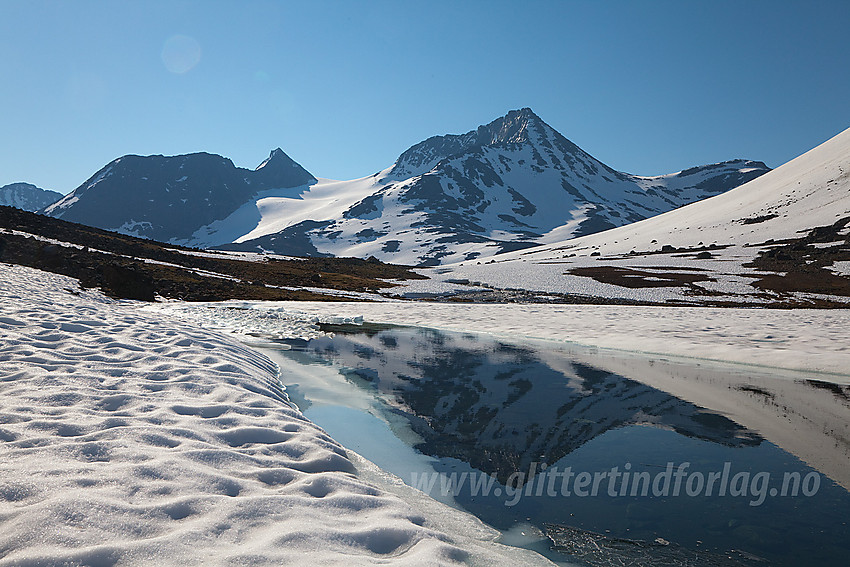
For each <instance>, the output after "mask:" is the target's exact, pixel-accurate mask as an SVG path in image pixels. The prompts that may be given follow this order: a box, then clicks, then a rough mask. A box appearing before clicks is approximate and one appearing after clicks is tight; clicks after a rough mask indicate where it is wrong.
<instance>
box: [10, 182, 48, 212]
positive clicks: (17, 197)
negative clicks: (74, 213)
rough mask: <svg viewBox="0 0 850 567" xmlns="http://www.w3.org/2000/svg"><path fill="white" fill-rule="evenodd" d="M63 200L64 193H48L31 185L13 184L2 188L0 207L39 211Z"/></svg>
mask: <svg viewBox="0 0 850 567" xmlns="http://www.w3.org/2000/svg"><path fill="white" fill-rule="evenodd" d="M61 198H62V193H57V192H56V191H48V190H47V189H41V188H39V187H36V186H35V185H32V184H31V183H12V184H10V185H4V186H3V187H0V205H6V206H8V207H15V208H18V209H23V210H25V211H37V210H39V209H43V208H44V207H46V206H48V205H50V204H51V203H55V202H56V201H57V200H59V199H61Z"/></svg>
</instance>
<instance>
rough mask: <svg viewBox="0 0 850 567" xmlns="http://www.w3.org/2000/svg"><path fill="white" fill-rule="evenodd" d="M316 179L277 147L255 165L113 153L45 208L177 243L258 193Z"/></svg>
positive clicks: (76, 219)
mask: <svg viewBox="0 0 850 567" xmlns="http://www.w3.org/2000/svg"><path fill="white" fill-rule="evenodd" d="M315 182H316V180H315V178H314V177H313V176H312V175H310V174H309V173H308V172H307V171H306V170H304V169H303V168H302V167H301V166H300V165H298V164H297V163H295V162H294V161H292V159H290V158H289V156H287V155H286V154H285V153H284V152H283V151H282V150H280V149H279V148H278V149H276V150H274V151H272V152H271V155H269V158H268V159H267V160H265V161H264V162H263V163H262V164H260V166H259V167H257V168H256V169H255V170H249V169H244V168H241V167H236V166H235V165H233V162H232V161H230V160H229V159H227V158H224V157H222V156H218V155H214V154H208V153H196V154H187V155H180V156H146V157H143V156H135V155H128V156H124V157H121V158H118V159H116V160H114V161H113V162H111V163H110V164H108V165H107V166H106V167H104V168H103V169H101V170H100V171H98V172H97V173H96V174H94V175H93V176H92V177H91V178H90V179H89V180H88V181H86V182H85V183H83V184H82V185H81V186H80V187H78V188H77V189H75V190H74V191H73V192H72V193H70V194H69V195H67V196H66V197H65V198H63V199H62V200H60V201H58V202H56V203H54V204H52V205H51V206H49V207H46V208H45V209H44V213H46V214H48V215H50V216H53V217H57V218H61V219H63V220H67V221H71V222H77V223H80V224H86V225H89V226H94V227H97V228H103V229H106V230H115V231H118V232H121V233H124V234H129V235H133V236H141V237H144V238H150V239H154V240H160V241H172V242H179V241H181V240H183V239H186V238H188V237H189V236H191V235H192V233H194V232H195V231H196V230H197V229H198V228H199V227H201V226H205V225H207V224H210V223H212V222H214V221H216V220H220V219H223V218H225V217H227V216H228V215H230V214H231V213H233V212H234V211H235V210H237V209H238V208H239V207H240V206H242V205H243V204H244V203H245V202H246V201H249V200H250V199H252V198H253V197H254V196H255V195H256V194H257V193H259V192H261V191H265V190H268V189H280V188H287V187H297V186H302V185H304V186H306V185H307V184H309V183H315Z"/></svg>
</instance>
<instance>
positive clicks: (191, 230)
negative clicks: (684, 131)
mask: <svg viewBox="0 0 850 567" xmlns="http://www.w3.org/2000/svg"><path fill="white" fill-rule="evenodd" d="M767 171H769V169H768V168H767V167H766V166H765V164H764V163H761V162H755V161H747V160H733V161H727V162H723V163H717V164H712V165H706V166H701V167H694V168H690V169H686V170H684V171H681V172H678V173H673V174H670V175H662V176H657V177H641V176H636V175H631V174H627V173H622V172H619V171H616V170H614V169H612V168H610V167H608V166H607V165H605V164H603V163H602V162H600V161H598V160H596V159H595V158H593V157H592V156H590V155H589V154H587V153H586V152H584V151H583V150H581V149H580V148H579V147H578V146H576V145H575V144H573V143H572V142H570V141H569V140H567V139H566V138H565V137H564V136H562V135H561V134H560V133H558V132H557V131H555V130H554V129H553V128H552V127H551V126H549V125H548V124H546V123H545V122H544V121H543V120H541V119H540V118H539V117H538V116H537V115H536V114H534V113H533V112H532V111H531V110H530V109H528V108H524V109H521V110H515V111H511V112H509V113H508V114H507V115H505V116H503V117H501V118H499V119H497V120H494V121H493V122H491V123H490V124H487V125H485V126H481V127H479V128H477V129H476V130H473V131H471V132H468V133H466V134H462V135H446V136H435V137H433V138H429V139H427V140H425V141H423V142H421V143H419V144H416V145H415V146H413V147H411V148H410V149H408V150H407V151H405V152H404V153H402V154H401V155H400V156H399V158H398V159H397V160H396V162H395V163H394V164H393V165H392V166H390V167H389V168H387V169H385V170H383V171H381V172H379V173H377V174H375V175H373V176H370V177H366V178H362V179H357V180H353V181H332V180H327V179H322V180H318V179H316V178H314V177H313V176H312V175H311V174H310V173H308V172H307V171H306V170H304V169H303V168H302V167H301V166H299V165H298V164H297V163H295V162H294V161H292V160H291V159H290V158H289V157H288V156H287V155H286V154H285V153H283V151H281V150H279V149H278V150H275V151H274V152H272V154H271V156H270V157H269V159H268V160H266V161H265V162H263V164H261V165H260V166H259V167H258V168H257V169H255V170H248V169H243V168H238V167H235V166H234V165H233V163H232V162H231V161H230V160H229V159H226V158H223V157H221V156H216V155H211V154H190V155H184V156H174V157H163V156H149V157H140V156H125V157H122V158H119V159H117V160H115V161H113V162H112V163H110V164H108V165H107V166H106V167H104V168H103V169H102V170H100V171H99V172H97V173H96V174H95V175H94V176H93V177H92V178H91V179H89V180H88V181H86V182H85V183H84V184H83V185H81V186H80V187H78V188H77V189H76V190H74V191H73V192H72V193H70V194H69V195H68V196H66V197H65V198H63V199H62V200H60V201H59V202H57V203H54V204H52V205H51V206H49V207H46V208H45V209H44V212H45V213H46V214H48V215H51V216H55V217H59V218H62V219H65V220H70V221H74V222H79V223H83V224H88V225H91V226H96V227H100V228H105V229H109V230H116V231H118V232H123V233H125V234H131V235H136V236H143V237H147V238H152V239H157V240H162V241H167V242H171V243H175V244H183V245H189V246H197V247H205V248H207V247H219V248H229V249H237V250H246V251H269V252H275V253H278V254H293V255H310V256H356V257H362V258H366V257H369V256H375V257H377V258H379V259H381V260H383V261H388V262H395V263H405V264H413V265H420V266H431V265H437V264H441V263H448V262H456V261H462V260H469V259H477V258H486V257H490V256H493V255H496V254H499V253H502V252H506V251H511V250H518V249H523V248H528V247H532V246H538V245H541V244H547V243H552V242H557V241H561V240H565V239H568V238H571V237H576V236H583V235H588V234H592V233H596V232H599V231H602V230H606V229H609V228H614V227H617V226H622V225H625V224H629V223H632V222H635V221H639V220H642V219H645V218H648V217H651V216H654V215H657V214H659V213H663V212H666V211H669V210H672V209H675V208H678V207H680V206H682V205H685V204H688V203H692V202H694V201H698V200H701V199H705V198H707V197H711V196H714V195H717V194H720V193H723V192H725V191H727V190H729V189H732V188H734V187H737V186H739V185H741V184H743V183H745V182H747V181H750V180H752V179H754V178H756V177H758V176H760V175H762V174H764V173H766V172H767Z"/></svg>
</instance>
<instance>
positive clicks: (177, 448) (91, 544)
mask: <svg viewBox="0 0 850 567" xmlns="http://www.w3.org/2000/svg"><path fill="white" fill-rule="evenodd" d="M0 304H2V305H3V306H4V307H3V311H2V316H0V360H2V365H0V400H2V404H0V566H4V567H5V566H12V565H127V566H132V565H248V564H250V565H376V564H381V565H423V566H425V565H428V566H430V565H461V564H466V565H470V564H471V565H482V566H484V565H544V564H549V563H548V562H547V561H546V560H544V559H543V558H542V557H540V556H538V555H536V554H534V553H531V552H527V551H524V550H520V549H516V548H506V547H504V546H501V545H498V544H495V543H492V541H491V540H492V539H493V538H494V537H495V535H496V532H495V531H494V530H491V529H489V528H487V527H485V526H484V525H482V524H481V523H480V522H478V521H477V520H476V519H475V518H473V517H471V516H468V515H466V514H463V513H461V512H458V511H456V510H451V509H448V508H446V507H444V506H442V505H439V504H437V503H436V502H433V501H427V499H425V498H424V496H423V495H421V494H419V493H417V494H418V496H417V494H414V492H415V491H412V490H410V491H407V492H404V491H402V490H401V489H400V488H399V489H396V488H392V490H385V489H382V488H378V487H376V486H374V485H372V484H369V483H367V482H366V481H364V480H363V479H362V478H361V477H360V475H361V473H360V472H359V471H360V469H361V467H366V466H368V463H363V462H362V459H361V458H359V457H357V456H356V455H352V454H350V453H349V452H347V451H346V450H345V449H344V448H343V447H342V446H340V445H339V444H338V443H336V442H335V441H334V440H333V439H331V438H330V437H328V435H327V434H326V433H325V432H324V431H323V430H322V429H320V428H319V427H317V426H316V425H314V424H312V423H311V422H310V421H308V420H307V419H306V418H305V417H304V416H303V415H302V414H301V413H300V412H299V411H298V410H297V409H295V408H294V407H293V406H292V405H290V404H289V403H288V402H287V401H286V400H285V398H284V397H283V392H282V390H281V387H280V382H279V380H278V378H277V371H278V369H277V368H276V367H275V365H274V364H273V363H272V362H271V361H270V360H269V359H268V358H266V357H265V356H263V355H260V354H258V353H257V352H255V351H253V350H251V349H249V348H247V347H245V346H244V345H241V344H240V343H237V342H234V341H233V340H232V339H230V338H228V337H226V336H224V335H221V334H217V333H215V332H209V331H206V330H204V329H200V330H199V329H198V328H196V327H193V326H191V325H187V324H183V323H180V322H177V321H175V320H172V319H170V318H169V317H167V316H164V315H163V314H162V313H156V314H151V313H146V312H144V311H142V310H140V309H139V305H138V304H135V303H131V302H114V301H111V300H108V299H106V298H105V297H104V296H102V295H100V294H98V293H96V292H91V291H85V290H80V289H79V288H78V287H77V282H76V281H74V280H72V279H70V278H66V277H63V276H58V275H54V274H46V273H44V272H39V271H37V270H32V269H29V268H23V267H20V266H9V265H7V264H0ZM370 474H371V473H370ZM373 476H374V475H373ZM385 482H387V483H391V480H386V481H385ZM399 494H400V495H399ZM447 534H451V535H447Z"/></svg>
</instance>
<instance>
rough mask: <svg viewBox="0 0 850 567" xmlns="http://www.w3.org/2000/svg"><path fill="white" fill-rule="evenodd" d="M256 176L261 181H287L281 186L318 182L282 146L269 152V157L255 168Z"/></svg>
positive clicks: (273, 182) (272, 183) (271, 182)
mask: <svg viewBox="0 0 850 567" xmlns="http://www.w3.org/2000/svg"><path fill="white" fill-rule="evenodd" d="M254 172H255V176H256V177H258V179H260V181H261V182H264V183H269V184H271V185H274V184H275V183H280V182H281V181H285V183H286V184H285V185H281V186H280V187H294V186H296V185H309V184H312V183H316V178H315V177H313V176H312V175H310V173H309V172H307V170H305V169H304V168H302V167H301V166H300V165H298V164H297V163H296V162H295V161H294V160H293V159H292V158H291V157H289V156H288V155H286V152H284V151H283V150H282V149H280V148H275V149H273V150H272V151H271V152H269V157H267V158H266V159H265V160H263V163H261V164H260V165H258V166H257V168H256V169H255V170H254Z"/></svg>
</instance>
